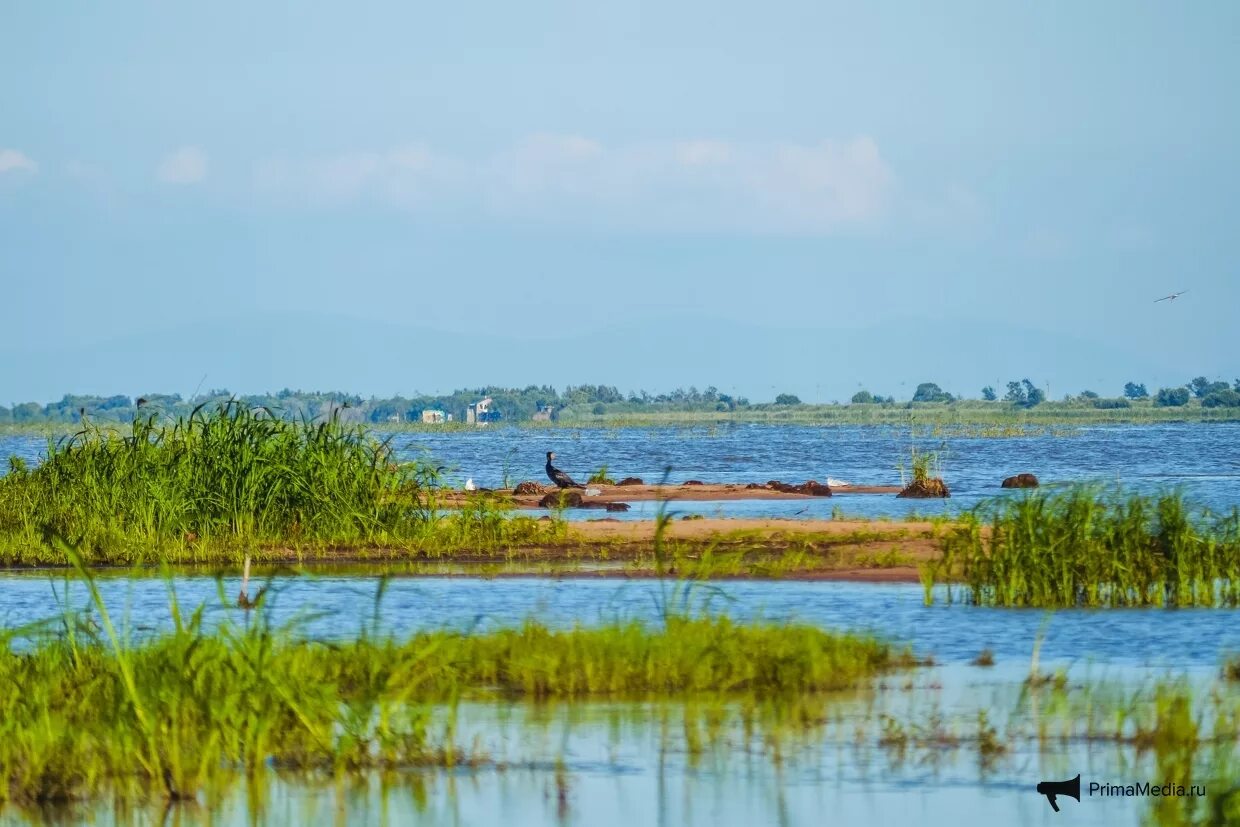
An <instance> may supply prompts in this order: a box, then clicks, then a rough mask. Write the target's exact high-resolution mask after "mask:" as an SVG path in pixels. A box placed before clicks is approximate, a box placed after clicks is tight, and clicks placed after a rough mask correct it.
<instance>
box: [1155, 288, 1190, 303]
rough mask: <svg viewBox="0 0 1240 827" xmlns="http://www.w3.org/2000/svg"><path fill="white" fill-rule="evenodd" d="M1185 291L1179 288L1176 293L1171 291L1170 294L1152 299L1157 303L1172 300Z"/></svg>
mask: <svg viewBox="0 0 1240 827" xmlns="http://www.w3.org/2000/svg"><path fill="white" fill-rule="evenodd" d="M1187 292H1188V291H1187V290H1181V291H1180V292H1178V293H1172V294H1171V295H1170V296H1163V297H1162V298H1161V299H1154V304H1158V303H1159V302H1173V301H1175V300H1176V299H1178V298H1179V297H1180V296H1183V295H1184V294H1185V293H1187Z"/></svg>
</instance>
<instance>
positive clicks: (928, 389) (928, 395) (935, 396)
mask: <svg viewBox="0 0 1240 827" xmlns="http://www.w3.org/2000/svg"><path fill="white" fill-rule="evenodd" d="M953 399H955V397H954V396H952V395H951V394H950V393H948V392H947V391H945V390H943V389H942V388H940V387H939V386H938V385H936V384H935V383H933V382H922V383H921V384H920V385H918V386H917V390H915V391H913V401H914V402H951V401H952V400H953Z"/></svg>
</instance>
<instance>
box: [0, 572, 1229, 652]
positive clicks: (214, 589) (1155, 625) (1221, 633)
mask: <svg viewBox="0 0 1240 827" xmlns="http://www.w3.org/2000/svg"><path fill="white" fill-rule="evenodd" d="M98 582H99V587H100V591H101V593H102V595H103V599H104V601H105V603H106V604H107V605H108V606H109V611H110V613H111V614H112V615H113V617H114V618H116V619H117V622H118V623H119V622H120V619H121V618H124V619H125V621H126V623H127V624H128V625H129V626H130V627H131V628H132V629H133V630H134V631H135V632H138V633H146V632H150V631H152V630H157V629H163V628H170V619H169V615H168V588H169V584H168V583H166V582H165V581H163V580H161V579H158V578H154V577H104V578H101V579H100V580H99V581H98ZM221 582H222V585H223V593H224V596H225V601H224V602H222V601H221V600H220V586H219V585H218V584H217V582H216V580H214V579H213V578H210V577H202V576H179V577H176V578H175V579H174V580H173V581H172V585H173V587H174V588H175V589H176V593H177V598H178V600H179V601H180V603H181V605H182V607H183V610H184V609H185V608H187V607H188V608H192V607H195V606H198V605H205V606H207V607H209V611H208V613H207V618H208V621H210V622H220V621H223V620H226V619H227V620H231V621H233V622H237V623H243V622H244V621H245V613H244V612H243V611H242V610H240V609H237V608H235V606H233V605H231V604H232V599H233V598H234V597H235V596H236V594H237V591H238V589H239V587H240V581H239V580H238V579H237V578H225V579H224V580H222V581H221ZM378 582H379V581H378V580H377V579H376V578H373V577H366V576H347V577H337V576H287V575H285V576H279V577H275V578H272V580H271V584H272V585H271V590H270V592H269V604H268V609H269V611H270V612H271V619H272V621H273V622H275V623H276V624H279V625H283V624H285V623H289V622H297V623H299V624H300V625H299V631H300V633H301V634H303V635H306V636H309V637H316V638H340V637H353V636H355V635H357V634H358V633H359V632H362V631H366V630H374V629H376V628H377V629H378V631H379V632H380V633H383V634H387V633H391V634H395V635H397V636H402V635H406V634H409V633H411V632H414V631H418V630H424V629H435V628H453V629H472V628H483V629H485V628H494V627H498V626H511V625H512V624H514V623H520V622H521V621H523V620H525V619H527V618H532V619H536V620H539V621H542V622H544V623H547V624H549V625H552V626H558V627H567V626H572V625H573V624H575V623H584V624H599V623H606V622H610V621H615V620H619V621H626V620H639V621H643V622H647V623H657V622H659V619H660V618H661V617H662V612H663V609H664V607H667V606H671V607H673V608H678V607H687V608H689V609H691V610H708V611H715V612H722V613H726V614H728V615H729V616H730V617H733V618H736V619H738V620H746V619H751V618H761V619H767V620H772V621H785V620H795V621H800V622H803V623H811V624H813V625H816V626H821V627H824V628H832V629H846V630H858V631H867V632H872V633H873V634H876V635H878V636H879V637H882V638H885V639H888V640H892V641H897V642H905V643H909V644H911V645H913V647H914V649H915V650H916V651H917V652H918V653H919V654H921V655H930V656H933V657H934V658H935V660H937V661H940V662H944V663H949V664H950V663H965V662H967V661H969V660H971V659H972V658H974V657H976V656H977V654H978V652H980V651H981V650H983V649H991V650H992V651H993V652H994V653H995V655H996V658H997V659H998V660H1000V661H1001V662H1002V661H1006V662H1017V663H1023V664H1028V662H1029V658H1030V654H1031V652H1032V649H1033V644H1034V640H1035V639H1036V638H1037V637H1038V635H1039V634H1042V636H1043V642H1042V650H1041V658H1042V660H1043V662H1044V663H1053V664H1059V665H1064V666H1067V665H1076V666H1078V667H1082V668H1084V667H1094V666H1097V667H1115V668H1120V669H1124V668H1129V667H1147V668H1151V669H1154V670H1178V671H1182V670H1203V669H1204V670H1214V669H1217V667H1218V665H1219V663H1220V660H1221V657H1222V655H1224V654H1226V653H1229V652H1240V610H1233V609H1178V610H1168V609H1104V610H1080V609H1073V610H1059V611H1055V612H1043V611H1034V610H1022V609H992V608H982V607H975V606H965V605H961V604H958V603H957V604H954V605H948V604H947V603H946V602H945V599H946V594H945V592H944V591H942V590H940V591H939V592H938V593H937V594H938V597H939V598H940V600H939V602H937V603H935V604H934V605H931V606H926V605H924V600H923V592H922V589H921V586H919V585H916V584H908V583H850V582H829V581H828V582H822V581H818V582H801V581H727V582H721V583H709V584H697V585H694V586H691V587H689V589H688V591H687V592H686V590H685V586H684V585H683V584H677V583H673V582H666V583H661V582H658V581H653V580H633V581H627V580H612V579H603V580H599V579H573V578H567V579H563V580H553V579H546V578H536V577H530V578H524V577H520V578H500V579H495V580H486V579H478V578H471V577H397V578H393V579H391V580H389V581H388V583H387V586H386V590H385V593H384V595H383V598H382V601H381V603H380V604H379V606H378V611H377V612H376V611H375V595H376V592H377V590H378ZM89 603H90V601H89V597H88V595H87V592H86V589H85V587H84V586H83V585H82V584H81V583H79V582H74V581H70V582H68V583H67V584H66V582H65V580H64V579H63V574H62V573H55V574H50V575H48V574H37V573H4V574H0V624H3V626H5V627H8V628H15V627H18V626H23V625H25V624H28V623H31V622H34V621H36V620H41V619H44V618H47V617H48V616H49V614H54V613H55V612H56V608H55V607H56V606H57V605H66V606H69V607H71V608H73V609H75V610H76V609H85V608H87V607H88V606H89Z"/></svg>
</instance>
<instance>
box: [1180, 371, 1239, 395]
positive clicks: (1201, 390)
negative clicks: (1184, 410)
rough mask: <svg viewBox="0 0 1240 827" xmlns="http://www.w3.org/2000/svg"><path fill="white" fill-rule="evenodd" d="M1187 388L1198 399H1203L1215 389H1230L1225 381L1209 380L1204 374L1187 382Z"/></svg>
mask: <svg viewBox="0 0 1240 827" xmlns="http://www.w3.org/2000/svg"><path fill="white" fill-rule="evenodd" d="M1188 389H1189V390H1191V391H1192V392H1193V396H1195V397H1197V398H1198V399H1205V398H1206V397H1207V396H1209V395H1210V394H1212V393H1215V392H1216V391H1225V390H1230V389H1231V388H1230V386H1229V385H1228V384H1227V383H1226V382H1211V381H1210V380H1209V379H1207V378H1205V377H1204V376H1198V377H1197V378H1196V379H1194V380H1192V381H1191V382H1189V383H1188Z"/></svg>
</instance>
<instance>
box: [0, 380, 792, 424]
mask: <svg viewBox="0 0 1240 827" xmlns="http://www.w3.org/2000/svg"><path fill="white" fill-rule="evenodd" d="M234 398H235V399H238V400H239V401H241V402H242V403H244V404H245V405H247V406H250V407H255V408H260V407H261V408H268V409H270V410H271V411H273V412H275V413H277V414H278V415H280V416H283V417H285V418H290V419H303V418H304V419H308V420H315V419H322V418H326V417H329V416H333V415H334V416H337V417H339V418H341V419H344V420H346V421H354V422H371V423H376V424H378V423H384V422H417V421H420V420H421V418H422V412H423V411H442V412H443V413H444V414H445V415H450V416H451V417H452V419H453V420H456V421H464V420H465V418H466V416H465V414H466V411H467V410H468V408H469V406H470V405H472V404H474V403H476V402H479V401H481V400H483V399H488V398H489V399H491V411H492V413H493V416H492V419H493V420H499V421H523V420H528V419H530V418H532V417H533V415H534V414H535V413H536V412H538V411H540V410H545V411H548V412H549V415H550V416H551V417H552V418H556V417H558V416H559V415H560V414H561V413H563V412H564V411H567V410H575V411H589V412H592V413H605V412H609V411H613V410H630V411H636V412H641V411H656V410H685V411H693V410H710V411H732V410H736V409H737V408H738V407H746V406H748V405H749V401H748V400H747V399H745V398H744V397H733V396H732V395H730V394H726V393H722V392H720V391H719V390H718V388H715V387H713V386H711V387H707V388H706V389H705V390H698V389H697V388H696V387H690V388H688V389H687V390H686V389H684V388H677V389H676V390H674V391H670V392H668V393H659V394H652V393H649V392H647V391H644V390H643V391H635V392H630V393H628V394H624V393H621V392H620V391H619V390H618V389H617V388H616V387H614V386H610V385H570V386H568V387H567V388H565V389H564V390H563V391H562V392H561V391H558V390H556V389H555V388H553V387H551V386H550V385H529V386H527V387H525V388H502V387H498V386H486V387H480V388H463V389H460V390H455V391H452V392H451V393H448V394H415V395H412V396H409V397H405V396H399V395H398V396H394V397H390V398H386V399H382V398H377V397H372V398H369V399H364V398H362V397H361V396H359V395H357V394H348V393H341V392H336V391H332V392H321V391H300V390H290V389H287V388H286V389H284V390H282V391H280V392H279V393H274V394H242V395H234V394H232V393H231V392H229V391H228V390H227V389H216V390H211V391H208V392H207V393H203V394H198V395H195V396H193V397H191V398H189V399H185V398H182V396H181V395H180V394H154V393H151V394H146V395H144V396H138V397H132V398H131V397H128V396H109V397H101V396H87V395H75V394H66V395H65V396H64V397H63V398H62V399H61V400H60V401H58V402H51V403H48V404H46V405H40V404H39V403H37V402H22V403H20V404H14V405H11V406H4V405H0V424H38V423H75V422H80V421H81V420H82V417H83V416H86V417H87V418H89V419H94V420H99V421H115V422H124V421H128V420H130V419H132V418H133V416H134V415H135V414H139V413H142V412H144V411H149V412H151V413H160V414H165V415H168V416H173V417H176V416H185V415H188V414H189V413H190V412H191V411H192V410H194V408H196V407H199V406H206V407H209V406H212V405H218V404H220V403H222V402H225V401H227V400H229V399H234ZM798 401H799V400H798Z"/></svg>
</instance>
